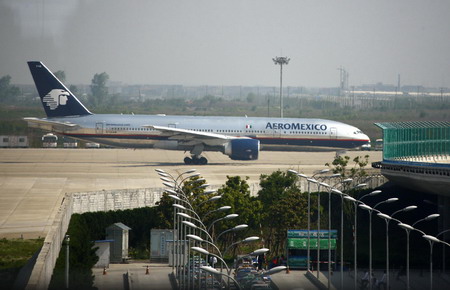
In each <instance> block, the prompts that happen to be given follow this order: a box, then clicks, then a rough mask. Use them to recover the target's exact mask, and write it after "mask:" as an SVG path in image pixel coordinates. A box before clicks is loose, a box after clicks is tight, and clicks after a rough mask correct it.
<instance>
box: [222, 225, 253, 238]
mask: <svg viewBox="0 0 450 290" xmlns="http://www.w3.org/2000/svg"><path fill="white" fill-rule="evenodd" d="M246 228H248V225H246V224H241V225H237V226H235V227H233V228H231V229H228V230H225V231H223V232H221V233H220V234H219V235H218V236H217V238H216V241H218V240H219V238H220V237H221V236H222V235H223V234H225V233H228V232H235V231H240V230H244V229H246Z"/></svg>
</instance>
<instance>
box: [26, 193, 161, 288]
mask: <svg viewBox="0 0 450 290" xmlns="http://www.w3.org/2000/svg"><path fill="white" fill-rule="evenodd" d="M163 192H164V189H162V188H157V189H151V188H140V189H123V190H104V191H98V192H78V193H71V194H70V193H68V194H66V196H65V197H64V200H63V201H62V203H61V206H60V208H59V210H58V213H57V214H56V217H55V219H54V221H53V223H52V225H51V227H50V230H49V232H48V233H47V236H46V237H45V240H44V245H43V246H42V249H41V252H40V253H39V256H38V257H37V259H36V263H35V265H34V267H33V271H32V272H31V276H30V279H29V280H28V284H27V286H26V288H25V289H27V290H45V289H48V286H49V284H50V280H51V277H52V274H53V269H54V268H55V264H56V259H57V258H58V256H59V252H60V250H61V246H62V242H63V240H64V237H65V235H66V232H67V229H68V227H69V223H70V218H71V216H72V214H73V213H85V212H96V211H108V210H125V209H133V208H140V207H145V206H154V205H155V204H156V202H157V201H159V200H160V198H161V196H162V193H163Z"/></svg>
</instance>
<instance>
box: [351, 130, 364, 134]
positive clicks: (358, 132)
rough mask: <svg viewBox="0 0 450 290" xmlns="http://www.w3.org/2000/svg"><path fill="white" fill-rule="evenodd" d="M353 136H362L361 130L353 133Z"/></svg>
mask: <svg viewBox="0 0 450 290" xmlns="http://www.w3.org/2000/svg"><path fill="white" fill-rule="evenodd" d="M353 134H355V135H358V134H363V132H362V131H361V130H358V131H355V132H353Z"/></svg>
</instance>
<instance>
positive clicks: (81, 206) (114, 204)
mask: <svg viewBox="0 0 450 290" xmlns="http://www.w3.org/2000/svg"><path fill="white" fill-rule="evenodd" d="M163 192H164V190H163V189H162V188H138V189H118V190H102V191H93V192H78V193H73V194H72V199H73V213H80V214H81V213H85V212H97V211H109V210H125V209H133V208H140V207H146V206H154V205H155V203H156V202H157V201H159V200H160V198H161V196H162V194H163Z"/></svg>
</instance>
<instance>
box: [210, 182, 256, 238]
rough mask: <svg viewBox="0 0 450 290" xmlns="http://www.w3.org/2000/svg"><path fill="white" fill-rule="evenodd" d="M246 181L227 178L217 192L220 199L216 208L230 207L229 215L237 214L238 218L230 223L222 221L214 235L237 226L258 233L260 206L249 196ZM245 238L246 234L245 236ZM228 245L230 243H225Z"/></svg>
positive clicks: (216, 216)
mask: <svg viewBox="0 0 450 290" xmlns="http://www.w3.org/2000/svg"><path fill="white" fill-rule="evenodd" d="M247 179H248V178H246V179H242V178H241V177H240V176H231V177H230V176H227V181H226V183H225V185H223V186H222V187H221V188H219V190H218V191H217V192H218V194H219V195H221V196H222V198H221V199H220V200H219V203H218V205H217V208H218V207H220V206H231V210H230V211H229V212H227V214H229V213H237V214H239V216H238V217H237V218H235V219H232V220H230V221H224V222H221V223H220V224H218V225H217V227H216V233H219V232H223V231H225V230H227V229H230V228H233V227H234V226H236V225H238V224H247V225H248V226H249V228H248V230H247V232H248V231H253V232H254V233H255V234H256V233H258V232H259V231H258V229H259V226H260V223H261V210H262V205H261V202H260V201H259V200H257V199H256V198H255V197H251V196H250V187H249V186H248V183H247ZM220 215H224V214H223V213H221V214H217V215H215V216H213V218H214V219H216V218H219V217H220ZM243 235H244V234H243V233H237V236H240V237H242V236H243ZM245 235H246V236H247V234H245ZM227 244H230V243H227Z"/></svg>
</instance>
